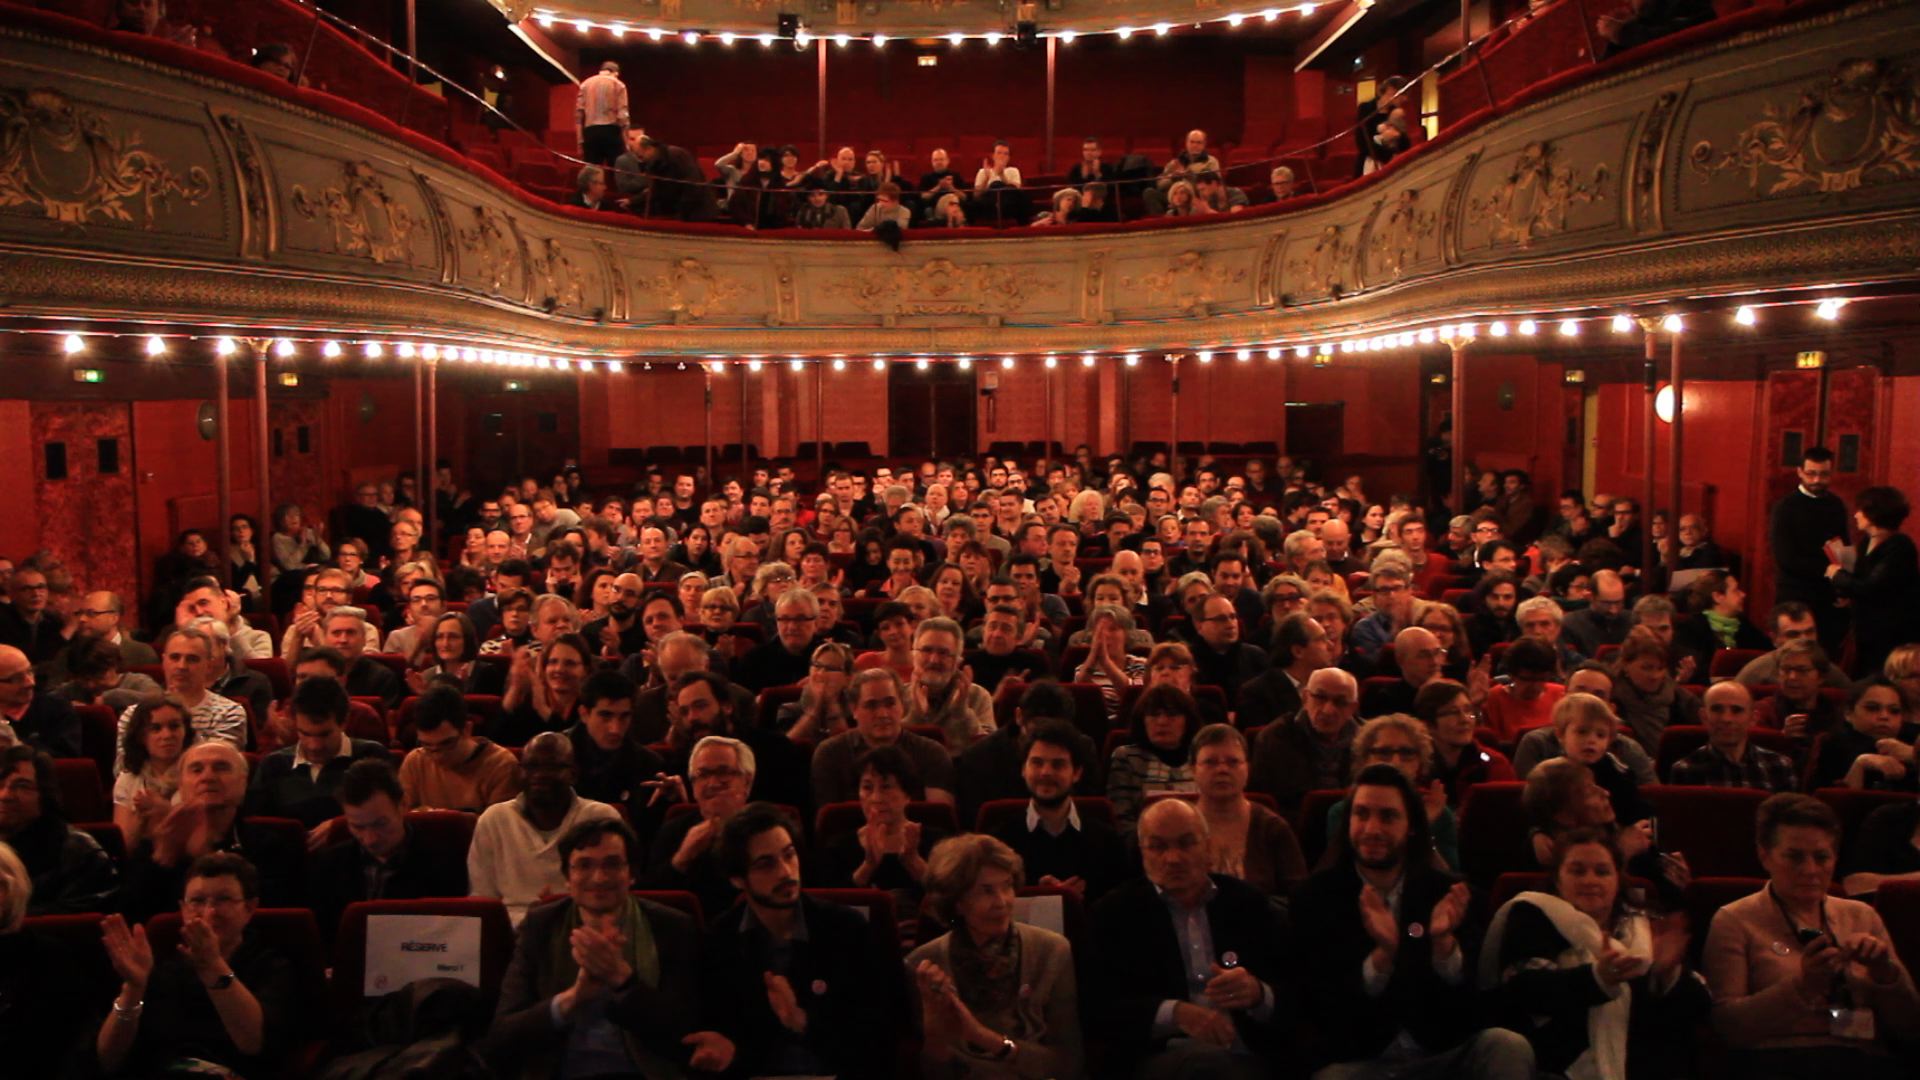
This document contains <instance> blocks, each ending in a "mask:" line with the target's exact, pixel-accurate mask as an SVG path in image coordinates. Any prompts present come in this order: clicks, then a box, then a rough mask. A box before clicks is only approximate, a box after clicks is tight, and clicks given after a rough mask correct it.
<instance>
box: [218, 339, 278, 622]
mask: <svg viewBox="0 0 1920 1080" xmlns="http://www.w3.org/2000/svg"><path fill="white" fill-rule="evenodd" d="M267 348H268V343H267V342H266V341H265V340H264V339H263V340H260V341H256V342H254V345H253V399H254V415H253V441H254V455H253V457H254V471H255V476H254V483H255V484H256V485H257V486H258V487H259V490H260V523H261V524H260V527H261V528H262V529H264V530H266V532H267V537H268V540H269V541H271V540H272V535H273V526H272V525H270V524H268V523H269V522H271V521H272V520H273V493H272V489H273V485H272V484H271V483H269V482H268V480H267V455H268V453H269V447H268V445H267V438H268V435H269V433H268V431H267ZM225 524H226V523H225V522H222V523H221V525H222V527H223V528H224V527H225ZM254 554H255V555H256V556H269V557H262V558H259V560H258V561H259V563H260V586H261V588H262V589H264V588H266V586H267V585H268V584H269V583H270V582H271V581H272V579H273V559H272V558H271V557H270V556H271V554H272V553H271V552H263V551H262V550H261V548H260V540H259V538H258V537H256V538H255V539H254Z"/></svg>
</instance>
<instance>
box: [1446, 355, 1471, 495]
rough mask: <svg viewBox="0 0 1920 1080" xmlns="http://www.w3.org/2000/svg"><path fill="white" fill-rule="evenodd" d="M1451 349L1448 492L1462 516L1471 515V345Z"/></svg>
mask: <svg viewBox="0 0 1920 1080" xmlns="http://www.w3.org/2000/svg"><path fill="white" fill-rule="evenodd" d="M1451 348H1452V349H1453V373H1452V375H1451V376H1450V377H1449V381H1448V384H1447V389H1448V391H1449V392H1450V398H1451V400H1450V401H1449V403H1448V406H1447V409H1448V413H1449V422H1450V423H1451V425H1452V430H1453V449H1452V450H1451V452H1450V453H1449V454H1448V456H1447V468H1449V469H1451V470H1452V476H1451V477H1450V478H1449V479H1448V481H1447V488H1448V490H1449V491H1450V492H1452V494H1453V512H1454V514H1456V515H1459V514H1464V513H1466V512H1467V488H1468V482H1467V480H1466V479H1465V478H1466V475H1467V343H1466V342H1465V341H1462V340H1459V339H1457V338H1456V339H1455V340H1454V341H1453V342H1452V345H1451Z"/></svg>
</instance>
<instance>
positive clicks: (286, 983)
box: [94, 852, 300, 1076]
mask: <svg viewBox="0 0 1920 1080" xmlns="http://www.w3.org/2000/svg"><path fill="white" fill-rule="evenodd" d="M259 906H260V878H259V874H258V873H256V872H255V870H254V868H253V865H252V864H251V863H249V862H247V860H245V859H243V858H241V857H240V856H239V855H236V854H233V853H231V852H214V853H211V854H208V855H202V856H201V857H200V858H198V859H196V860H194V862H193V865H192V866H191V867H190V868H189V869H188V871H187V880H186V888H185V891H184V893H183V894H182V896H181V898H180V915H181V925H180V947H179V950H178V951H177V952H174V953H172V954H169V955H165V956H157V957H156V956H155V955H154V951H153V946H152V945H150V944H149V943H148V941H147V928H146V927H145V926H135V927H133V928H132V929H131V930H129V929H128V928H127V923H126V920H125V919H123V918H121V917H120V916H119V915H109V916H107V918H106V922H105V924H104V931H105V939H106V949H107V958H108V959H109V960H111V961H112V962H113V969H114V971H115V972H116V973H118V974H119V976H120V980H121V982H120V994H119V996H118V997H117V998H115V999H114V1002H113V1010H112V1011H111V1012H109V1013H108V1014H107V1016H106V1018H105V1019H103V1020H102V1021H101V1022H100V1030H99V1034H98V1035H97V1036H95V1039H94V1053H95V1056H96V1058H97V1059H98V1061H99V1065H100V1070H101V1072H103V1073H105V1074H107V1075H109V1076H117V1075H122V1074H130V1075H135V1076H153V1075H162V1074H164V1075H194V1076H271V1075H274V1074H275V1073H276V1072H277V1068H276V1066H277V1065H278V1063H279V1059H280V1057H281V1056H282V1055H283V1054H284V1053H285V1052H286V1050H287V1048H288V1047H289V1046H291V1045H292V1044H293V1034H294V1031H295V1029H296V1027H297V1026H298V1015H299V1014H298V1009H299V1005H300V1002H299V1000H298V998H299V992H298V983H297V981H296V978H295V975H294V970H293V964H292V963H291V962H289V960H288V959H287V958H286V957H285V956H283V955H281V954H280V953H279V952H278V951H276V950H274V949H272V948H271V947H269V946H267V945H264V944H262V943H261V942H260V941H259V940H258V939H257V938H255V937H254V935H252V934H251V933H249V932H248V930H247V927H248V924H249V923H251V922H252V921H253V913H254V911H255V910H256V909H257V908H258V907H259Z"/></svg>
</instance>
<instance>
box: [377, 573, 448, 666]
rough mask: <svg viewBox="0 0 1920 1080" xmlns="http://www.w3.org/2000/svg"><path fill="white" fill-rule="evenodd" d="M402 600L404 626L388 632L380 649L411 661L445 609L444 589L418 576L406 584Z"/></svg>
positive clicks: (430, 579) (422, 575)
mask: <svg viewBox="0 0 1920 1080" xmlns="http://www.w3.org/2000/svg"><path fill="white" fill-rule="evenodd" d="M404 598H405V600H406V602H407V607H406V620H407V623H406V625H405V626H400V627H395V628H394V629H393V630H392V631H390V632H389V633H388V634H387V640H386V641H385V643H383V644H382V645H381V646H380V648H381V651H383V652H386V653H389V654H391V655H395V656H405V657H408V658H411V657H412V656H413V653H414V650H415V649H416V648H417V647H418V646H419V645H421V644H422V643H423V641H424V638H423V636H422V635H427V634H431V633H432V632H433V626H434V624H435V623H436V622H438V621H439V620H440V616H441V614H443V613H444V612H445V611H446V610H447V605H446V587H445V586H444V585H442V584H440V582H438V581H435V580H434V579H433V578H431V577H429V576H427V575H426V574H421V575H420V576H419V577H416V578H414V579H413V580H412V581H410V582H408V583H407V591H406V593H405V596H404Z"/></svg>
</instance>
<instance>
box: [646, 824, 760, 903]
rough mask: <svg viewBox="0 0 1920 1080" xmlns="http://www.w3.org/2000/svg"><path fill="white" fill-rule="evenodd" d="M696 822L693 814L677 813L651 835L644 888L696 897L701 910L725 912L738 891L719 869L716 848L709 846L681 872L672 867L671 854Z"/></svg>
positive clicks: (723, 870) (718, 855)
mask: <svg viewBox="0 0 1920 1080" xmlns="http://www.w3.org/2000/svg"><path fill="white" fill-rule="evenodd" d="M700 821H701V818H700V814H699V813H698V812H697V811H696V812H694V813H691V814H681V815H680V816H678V817H676V818H674V819H673V820H671V821H668V822H667V823H666V824H664V825H661V826H660V828H659V830H658V831H657V832H656V833H655V835H654V838H653V847H652V850H651V851H649V852H648V853H647V869H646V878H645V881H646V887H647V888H649V889H680V890H683V891H686V892H690V893H692V894H693V895H695V896H697V897H699V898H700V908H701V910H703V911H725V910H727V909H728V908H729V907H732V906H733V902H734V901H735V900H737V899H738V898H739V896H740V890H739V889H736V888H734V887H733V881H732V879H731V878H730V877H729V876H728V875H727V871H726V869H725V868H724V867H722V866H721V863H720V852H719V851H718V850H717V848H714V847H710V848H708V849H707V850H706V851H704V852H702V853H701V854H700V855H697V856H695V857H694V860H693V864H692V865H691V866H689V867H688V868H687V870H686V872H685V873H682V872H681V871H679V870H676V869H675V868H674V865H673V856H674V853H675V852H678V851H679V850H680V845H681V844H684V843H686V840H687V834H688V833H690V832H692V831H693V827H694V826H695V825H698V824H700ZM716 839H717V836H716Z"/></svg>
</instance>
